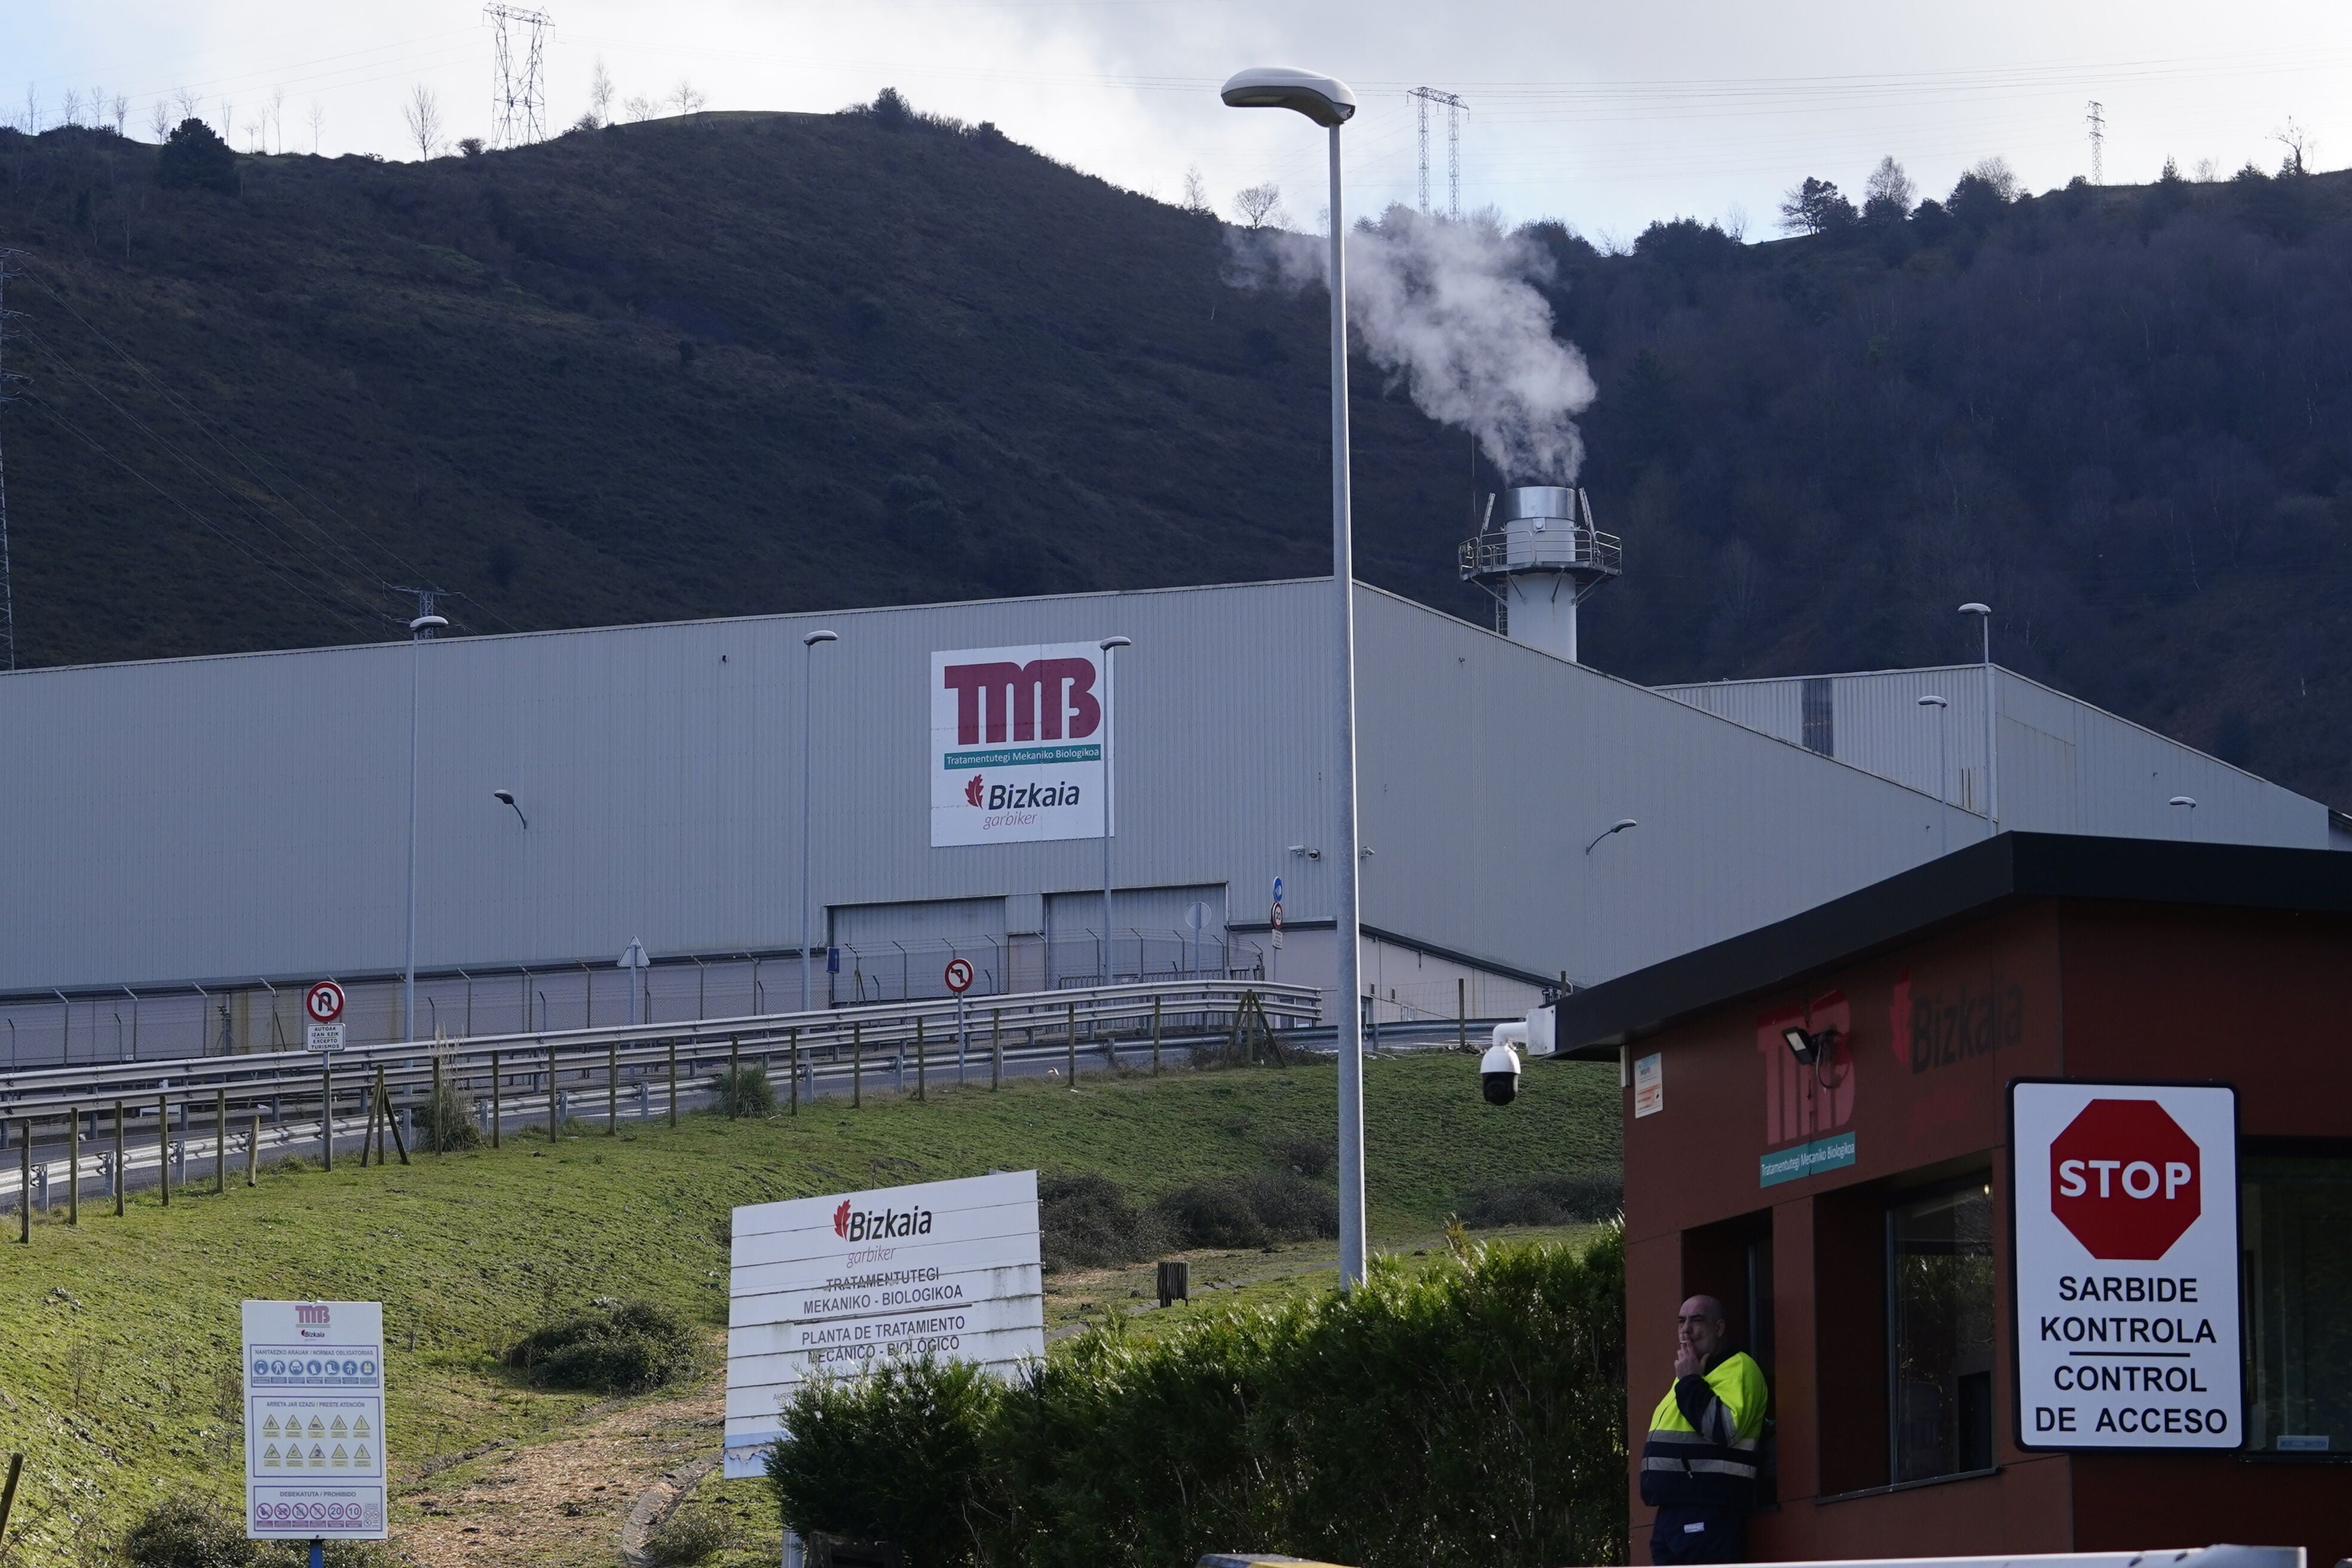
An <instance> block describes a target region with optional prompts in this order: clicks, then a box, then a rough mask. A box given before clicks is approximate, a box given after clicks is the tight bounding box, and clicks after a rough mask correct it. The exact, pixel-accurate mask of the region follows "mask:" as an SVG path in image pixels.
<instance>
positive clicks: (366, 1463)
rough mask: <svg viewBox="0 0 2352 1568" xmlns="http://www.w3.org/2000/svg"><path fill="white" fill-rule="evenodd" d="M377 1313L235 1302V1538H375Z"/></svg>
mask: <svg viewBox="0 0 2352 1568" xmlns="http://www.w3.org/2000/svg"><path fill="white" fill-rule="evenodd" d="M383 1476H384V1447H383V1305H382V1304H381V1303H379V1302H375V1301H247V1302H246V1303H245V1500H246V1509H245V1516H246V1517H245V1532H246V1534H247V1536H248V1537H250V1538H251V1539H253V1540H256V1541H317V1540H321V1539H324V1540H343V1541H381V1540H383V1538H384V1480H383Z"/></svg>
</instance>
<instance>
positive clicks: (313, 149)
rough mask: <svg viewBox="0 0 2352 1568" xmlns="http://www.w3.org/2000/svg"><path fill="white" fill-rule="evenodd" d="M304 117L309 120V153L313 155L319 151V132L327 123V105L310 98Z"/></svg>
mask: <svg viewBox="0 0 2352 1568" xmlns="http://www.w3.org/2000/svg"><path fill="white" fill-rule="evenodd" d="M306 118H307V119H308V120H309V121H310V153H311V155H312V156H313V157H315V156H317V155H318V152H319V132H320V130H321V129H322V128H323V127H324V126H325V125H326V123H327V106H326V105H325V104H323V103H320V101H319V100H317V99H315V98H314V99H312V100H310V114H309V115H308V116H307V117H306Z"/></svg>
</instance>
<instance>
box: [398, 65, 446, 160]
mask: <svg viewBox="0 0 2352 1568" xmlns="http://www.w3.org/2000/svg"><path fill="white" fill-rule="evenodd" d="M400 117H401V118H402V119H403V120H404V121H407V122H408V139H409V140H410V141H412V142H415V143H416V155H417V156H418V157H419V158H430V157H432V156H433V154H434V153H436V151H437V150H439V148H440V146H441V100H439V99H437V98H436V97H434V96H433V89H431V88H429V87H427V86H425V84H424V83H423V82H421V81H420V82H418V83H417V84H416V85H415V87H414V88H412V89H410V90H409V94H408V101H407V102H406V103H404V104H402V105H401V106H400Z"/></svg>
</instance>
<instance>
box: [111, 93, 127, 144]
mask: <svg viewBox="0 0 2352 1568" xmlns="http://www.w3.org/2000/svg"><path fill="white" fill-rule="evenodd" d="M130 126H131V99H130V97H129V96H128V95H127V94H124V93H120V92H118V93H116V94H115V95H114V133H115V134H116V135H117V136H128V135H130V134H131V130H130Z"/></svg>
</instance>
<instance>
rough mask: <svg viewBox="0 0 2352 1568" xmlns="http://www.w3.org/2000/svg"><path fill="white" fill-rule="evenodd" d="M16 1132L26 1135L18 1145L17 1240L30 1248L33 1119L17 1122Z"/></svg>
mask: <svg viewBox="0 0 2352 1568" xmlns="http://www.w3.org/2000/svg"><path fill="white" fill-rule="evenodd" d="M16 1131H19V1132H21V1133H23V1134H24V1137H23V1138H22V1139H21V1140H19V1141H18V1142H17V1145H16V1149H17V1161H16V1163H17V1169H18V1172H19V1174H18V1177H17V1187H16V1240H17V1242H18V1244H19V1245H21V1246H25V1247H30V1246H32V1245H33V1119H32V1118H31V1117H29V1116H28V1117H26V1118H25V1119H24V1120H23V1121H19V1122H17V1123H16Z"/></svg>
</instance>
